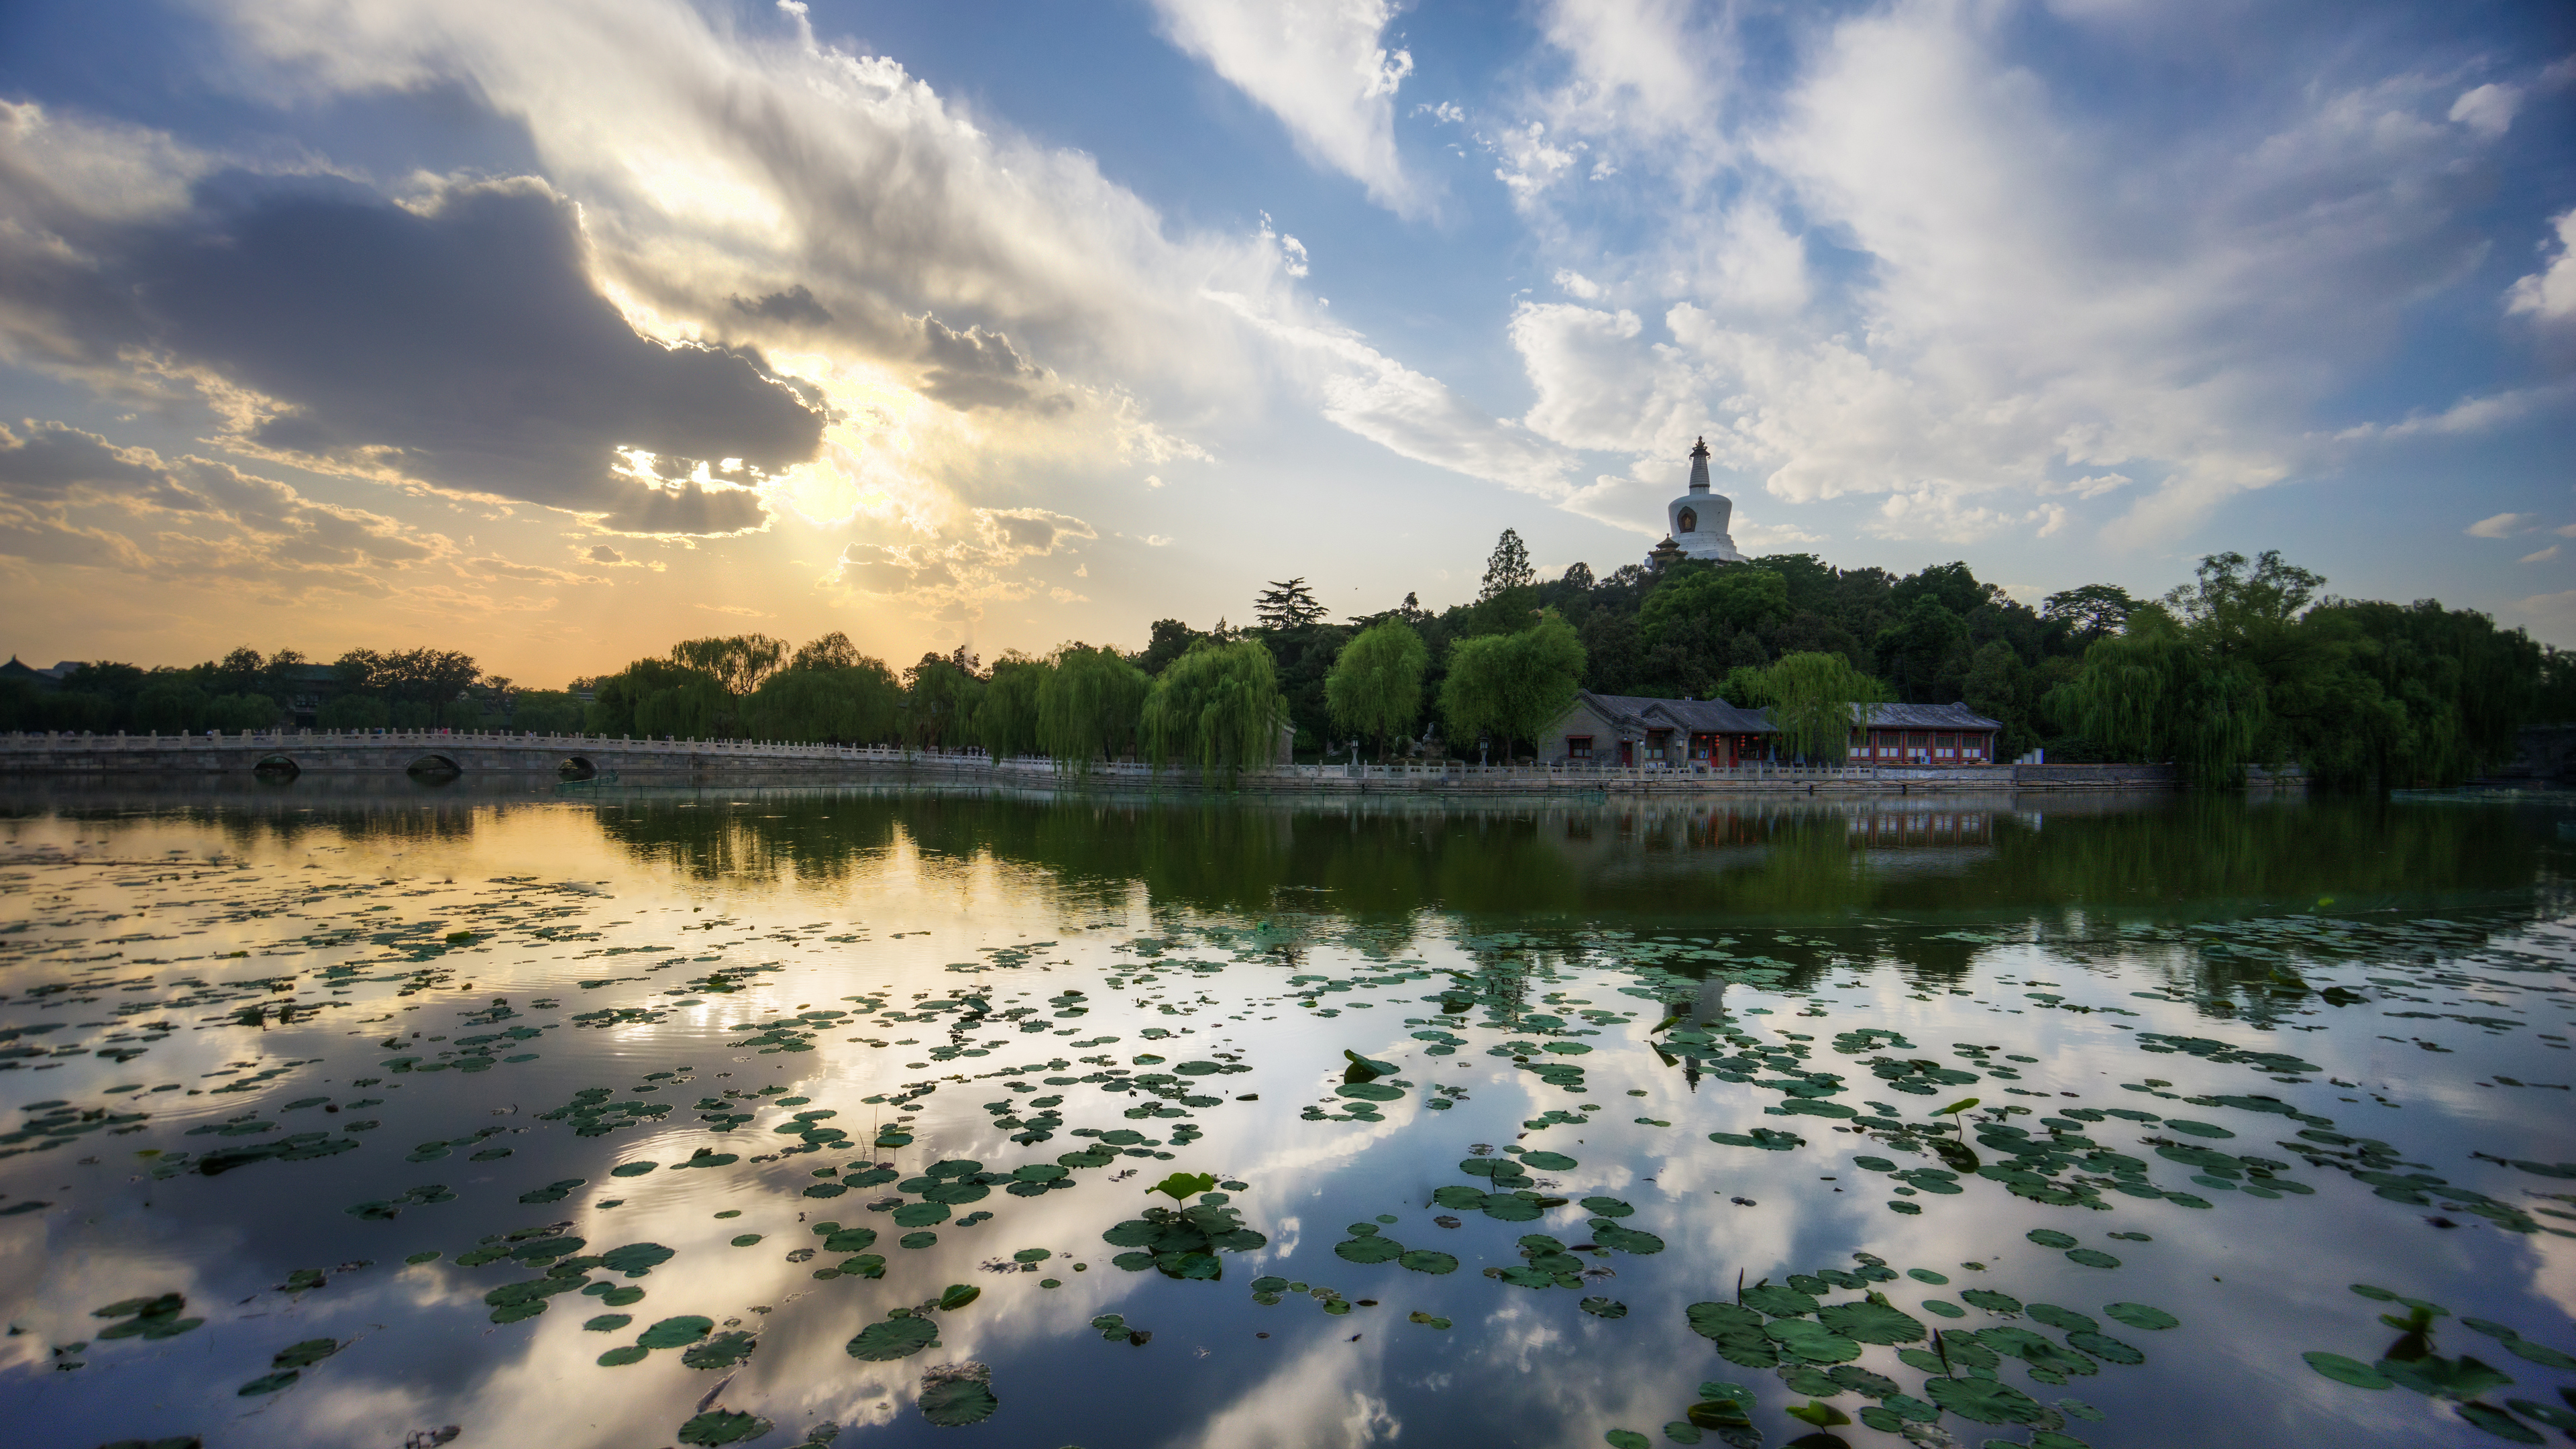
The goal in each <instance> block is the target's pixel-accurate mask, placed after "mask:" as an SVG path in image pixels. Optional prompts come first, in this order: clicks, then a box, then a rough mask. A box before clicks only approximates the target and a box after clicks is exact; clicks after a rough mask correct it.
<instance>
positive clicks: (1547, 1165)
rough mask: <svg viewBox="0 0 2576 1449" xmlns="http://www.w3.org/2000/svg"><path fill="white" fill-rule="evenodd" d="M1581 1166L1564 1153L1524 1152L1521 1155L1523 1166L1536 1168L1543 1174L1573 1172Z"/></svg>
mask: <svg viewBox="0 0 2576 1449" xmlns="http://www.w3.org/2000/svg"><path fill="white" fill-rule="evenodd" d="M1581 1165H1582V1164H1580V1163H1578V1162H1576V1161H1575V1160H1574V1159H1573V1158H1571V1157H1568V1156H1566V1155H1565V1154H1564V1153H1562V1152H1524V1153H1522V1154H1521V1166H1523V1167H1535V1168H1537V1169H1538V1170H1539V1171H1541V1172H1571V1171H1573V1170H1574V1169H1575V1168H1576V1167H1579V1166H1581Z"/></svg>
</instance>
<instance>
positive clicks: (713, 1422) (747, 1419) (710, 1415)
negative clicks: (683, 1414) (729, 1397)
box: [680, 1409, 771, 1445]
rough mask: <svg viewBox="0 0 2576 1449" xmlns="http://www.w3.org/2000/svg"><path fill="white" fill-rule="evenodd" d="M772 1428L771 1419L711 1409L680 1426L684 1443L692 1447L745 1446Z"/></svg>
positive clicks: (729, 1410)
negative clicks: (744, 1444)
mask: <svg viewBox="0 0 2576 1449" xmlns="http://www.w3.org/2000/svg"><path fill="white" fill-rule="evenodd" d="M770 1428H771V1425H770V1422H769V1421H768V1420H767V1419H763V1418H759V1417H757V1416H755V1415H751V1414H738V1413H735V1412H734V1411H733V1410H731V1409H709V1410H708V1411H707V1412H705V1413H703V1414H700V1415H698V1416H697V1417H695V1418H693V1419H691V1420H689V1421H688V1422H687V1423H685V1424H682V1425H681V1426H680V1442H681V1443H683V1444H691V1445H722V1444H743V1443H748V1442H750V1441H751V1440H754V1439H757V1438H759V1437H760V1436H761V1435H763V1434H766V1433H768V1432H769V1430H770Z"/></svg>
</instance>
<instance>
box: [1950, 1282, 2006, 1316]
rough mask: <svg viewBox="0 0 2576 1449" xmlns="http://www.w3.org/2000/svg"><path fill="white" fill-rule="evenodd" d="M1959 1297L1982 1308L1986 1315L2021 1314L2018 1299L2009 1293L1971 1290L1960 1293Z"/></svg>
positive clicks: (1989, 1289) (1981, 1289) (1991, 1290)
mask: <svg viewBox="0 0 2576 1449" xmlns="http://www.w3.org/2000/svg"><path fill="white" fill-rule="evenodd" d="M1959 1296H1960V1297H1961V1298H1963V1299H1966V1300H1967V1301H1968V1302H1969V1303H1970V1304H1971V1305H1973V1306H1975V1307H1978V1308H1982V1309H1984V1310H1986V1311H1987V1312H1988V1313H2019V1312H2021V1300H2020V1299H2018V1298H2015V1297H2014V1296H2012V1295H2011V1294H2009V1293H1998V1292H1996V1291H1995V1290H1993V1289H1992V1288H1971V1289H1968V1290H1967V1291H1966V1292H1964V1293H1961V1294H1960V1295H1959Z"/></svg>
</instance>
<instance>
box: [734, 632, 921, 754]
mask: <svg viewBox="0 0 2576 1449" xmlns="http://www.w3.org/2000/svg"><path fill="white" fill-rule="evenodd" d="M837 637H838V636H837V635H826V636H825V638H827V639H828V638H837ZM817 642H818V643H819V642H821V641H817ZM809 647H810V646H809ZM799 653H800V655H801V654H802V653H803V651H799ZM822 657H832V656H830V655H825V656H822ZM850 657H851V658H852V660H853V662H851V663H848V664H812V663H808V664H804V665H800V666H791V667H789V668H787V669H782V670H780V671H779V672H778V673H776V674H773V675H771V676H770V677H769V678H767V679H765V680H763V681H761V684H760V687H759V688H758V689H755V690H753V691H752V693H751V698H750V699H749V700H747V701H745V702H744V706H743V712H744V715H745V717H746V720H747V722H748V726H749V728H750V729H751V731H752V732H753V733H755V734H757V735H759V736H760V737H762V738H764V739H773V740H793V741H795V742H797V743H799V744H836V745H873V744H882V743H885V742H886V741H889V740H892V739H893V738H894V737H895V734H896V730H897V728H898V727H899V723H900V717H901V714H902V709H903V687H902V686H901V685H899V684H897V683H895V678H894V671H892V670H890V669H888V668H886V667H885V665H884V664H883V663H881V662H879V661H877V660H874V659H870V658H868V657H867V656H866V655H863V654H859V653H858V652H857V651H856V650H852V651H851V653H850Z"/></svg>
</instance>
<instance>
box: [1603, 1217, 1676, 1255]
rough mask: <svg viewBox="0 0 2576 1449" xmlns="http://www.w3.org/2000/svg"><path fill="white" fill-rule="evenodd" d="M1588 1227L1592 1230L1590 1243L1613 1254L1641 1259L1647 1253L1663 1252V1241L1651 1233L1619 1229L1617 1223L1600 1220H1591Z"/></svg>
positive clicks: (1632, 1229) (1633, 1229)
mask: <svg viewBox="0 0 2576 1449" xmlns="http://www.w3.org/2000/svg"><path fill="white" fill-rule="evenodd" d="M1588 1226H1589V1227H1590V1228H1591V1230H1592V1241H1593V1242H1594V1243H1595V1244H1597V1245H1599V1246H1601V1247H1604V1248H1608V1249H1610V1250H1611V1251H1613V1252H1618V1253H1634V1254H1637V1255H1638V1256H1640V1257H1643V1256H1645V1255H1646V1254H1648V1253H1660V1252H1662V1251H1663V1250H1664V1240H1663V1239H1661V1238H1659V1237H1656V1236H1655V1235H1654V1234H1653V1233H1647V1232H1640V1231H1638V1230H1637V1229H1635V1228H1625V1227H1621V1226H1620V1225H1619V1224H1617V1223H1614V1222H1606V1221H1603V1220H1600V1219H1595V1220H1593V1221H1592V1222H1591V1223H1590V1224H1588Z"/></svg>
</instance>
